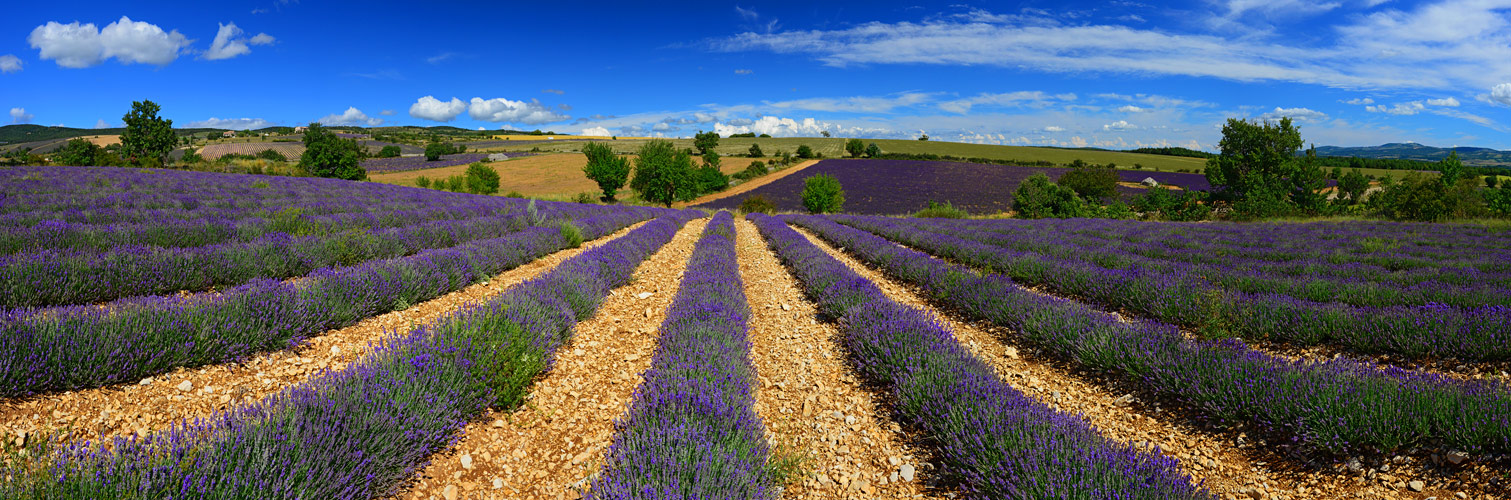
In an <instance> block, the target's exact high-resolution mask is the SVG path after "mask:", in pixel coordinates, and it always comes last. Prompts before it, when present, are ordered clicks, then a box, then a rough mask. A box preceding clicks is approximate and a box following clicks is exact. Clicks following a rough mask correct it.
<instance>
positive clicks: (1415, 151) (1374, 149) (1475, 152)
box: [1317, 142, 1511, 165]
mask: <svg viewBox="0 0 1511 500" xmlns="http://www.w3.org/2000/svg"><path fill="white" fill-rule="evenodd" d="M1455 151H1456V152H1458V154H1459V159H1460V160H1462V161H1463V162H1464V163H1465V164H1471V165H1492V164H1493V165H1511V151H1500V150H1495V149H1490V148H1477V147H1471V146H1459V147H1452V148H1439V147H1434V146H1426V145H1422V144H1417V143H1415V142H1393V143H1389V144H1381V145H1379V146H1361V147H1343V146H1318V147H1317V156H1357V157H1359V158H1391V159H1403V160H1422V161H1438V160H1442V159H1443V158H1446V157H1448V153H1450V152H1455Z"/></svg>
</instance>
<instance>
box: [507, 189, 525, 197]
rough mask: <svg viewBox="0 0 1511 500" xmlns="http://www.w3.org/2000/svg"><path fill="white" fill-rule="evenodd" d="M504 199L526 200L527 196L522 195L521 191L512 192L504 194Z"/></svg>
mask: <svg viewBox="0 0 1511 500" xmlns="http://www.w3.org/2000/svg"><path fill="white" fill-rule="evenodd" d="M504 197H505V198H524V197H525V194H524V193H521V192H519V191H510V192H507V193H504Z"/></svg>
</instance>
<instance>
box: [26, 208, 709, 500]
mask: <svg viewBox="0 0 1511 500" xmlns="http://www.w3.org/2000/svg"><path fill="white" fill-rule="evenodd" d="M701 215H702V214H701V213H697V212H688V211H682V212H674V213H669V214H667V215H664V216H662V217H661V218H658V219H657V220H655V221H652V222H650V223H647V224H646V225H644V226H641V227H640V228H637V229H635V230H634V231H631V232H630V233H629V234H627V235H625V236H624V237H622V238H619V239H616V240H614V241H612V242H609V243H608V244H605V245H603V246H600V247H597V248H594V249H592V250H589V251H587V252H584V253H583V254H581V255H578V256H577V257H574V258H572V259H569V260H568V261H566V262H563V263H562V264H561V265H560V266H558V267H556V268H555V269H553V270H551V272H549V273H546V274H545V275H542V276H540V277H537V278H535V279H533V280H531V281H528V282H526V283H523V284H521V285H519V286H516V287H514V288H511V289H510V290H509V291H507V292H505V293H504V294H502V295H500V296H499V297H497V298H495V299H494V300H492V301H490V302H488V303H485V304H481V305H477V306H473V307H470V308H468V309H465V310H462V311H459V312H457V313H455V314H453V315H451V316H448V317H446V318H444V319H442V320H440V321H438V322H437V323H435V324H433V325H429V326H420V327H417V328H415V329H414V330H412V331H410V332H409V333H408V334H406V335H402V336H398V337H395V338H394V339H392V340H389V341H387V342H385V343H384V344H383V345H382V346H380V347H379V348H378V349H375V350H374V352H373V353H372V354H370V355H368V356H366V357H364V358H363V359H361V360H359V361H358V362H357V363H355V364H354V365H353V366H352V367H349V368H348V369H345V370H342V371H340V372H325V373H323V374H322V375H320V376H317V377H316V378H314V379H311V380H310V381H309V382H307V383H305V384H302V385H300V386H296V387H292V388H289V389H287V390H285V391H283V392H281V393H279V394H276V395H274V396H271V397H269V398H267V399H265V400H263V401H261V402H259V403H256V404H252V405H246V406H242V407H238V408H235V409H232V410H230V411H227V412H224V413H221V414H218V415H216V416H215V417H213V418H210V419H207V420H202V421H194V422H189V421H184V422H180V423H178V424H176V425H174V426H173V427H172V428H170V429H168V430H165V431H162V432H158V433H154V434H151V435H149V436H147V437H146V438H144V439H135V438H122V437H118V438H115V439H114V440H112V442H110V443H108V444H107V445H101V444H92V443H87V442H85V443H74V444H71V445H67V446H63V447H61V448H59V449H56V450H54V451H52V452H51V453H49V454H47V455H45V457H43V458H44V460H45V461H44V462H43V463H42V464H41V465H28V464H22V463H15V462H12V463H7V464H5V465H4V466H0V477H4V478H5V481H4V482H0V497H4V498H49V499H51V498H154V499H155V498H332V499H366V498H373V497H379V496H391V495H396V494H398V493H399V491H398V488H399V486H401V485H402V484H403V482H404V481H407V480H409V479H410V478H411V477H412V476H413V475H414V473H415V472H416V471H417V470H419V469H420V468H422V467H424V466H425V464H426V461H427V460H428V458H429V456H430V455H432V454H433V453H435V452H437V451H440V450H441V449H444V448H445V447H447V446H449V445H451V444H452V443H453V442H454V441H455V440H456V439H457V437H458V436H457V431H458V430H460V429H461V428H463V427H464V426H465V425H466V424H467V423H468V421H469V420H470V419H472V418H475V417H476V415H477V414H479V413H480V412H481V411H483V410H484V409H485V408H487V407H489V406H490V405H491V406H494V407H498V408H512V407H514V406H516V405H518V404H519V401H520V400H521V398H522V395H523V394H524V392H525V390H526V389H527V388H528V387H529V384H530V383H531V382H533V381H534V380H535V379H536V378H537V377H538V376H539V375H540V373H541V372H542V371H544V370H548V369H549V368H550V365H551V360H552V359H554V353H555V351H556V349H557V348H559V347H560V345H561V344H562V343H563V342H565V341H566V340H567V338H568V337H569V336H570V334H571V331H572V328H573V327H574V326H575V324H576V322H577V320H578V319H579V318H585V317H587V316H589V315H591V314H592V313H593V311H594V310H596V306H597V304H598V303H599V301H601V299H602V297H603V296H604V295H606V294H607V293H608V291H609V290H610V289H612V288H614V287H617V286H621V285H623V284H624V283H626V282H627V281H628V279H629V278H630V275H631V273H632V272H633V271H634V269H635V267H636V266H637V265H638V264H639V262H641V261H643V260H644V259H645V258H646V257H648V256H649V255H650V253H652V252H654V251H655V250H656V249H658V248H660V247H661V246H663V245H665V244H666V243H667V242H668V241H670V240H671V238H672V236H673V235H674V234H675V233H676V231H677V229H678V228H680V227H681V226H682V225H683V224H685V223H686V221H688V220H691V219H693V218H696V217H699V216H701Z"/></svg>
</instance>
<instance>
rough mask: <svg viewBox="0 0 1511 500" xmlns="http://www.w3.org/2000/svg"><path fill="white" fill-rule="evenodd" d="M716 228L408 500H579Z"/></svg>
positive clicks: (627, 296)
mask: <svg viewBox="0 0 1511 500" xmlns="http://www.w3.org/2000/svg"><path fill="white" fill-rule="evenodd" d="M707 223H708V219H698V220H695V221H692V222H689V223H687V225H686V226H685V227H683V228H682V230H681V231H679V232H677V235H676V236H675V237H674V238H672V241H671V242H670V243H667V244H666V246H665V247H662V248H661V249H660V250H658V251H657V252H656V253H654V254H652V255H651V256H650V258H648V259H646V260H645V262H643V263H641V264H640V267H639V268H637V269H636V270H635V274H634V278H633V281H632V282H631V283H630V284H629V285H626V286H623V287H620V288H617V289H614V290H613V291H612V292H610V293H609V296H608V297H606V298H604V301H603V304H602V305H601V306H600V307H599V309H598V312H597V313H596V314H594V316H593V317H592V318H590V319H588V320H586V321H583V322H581V323H578V324H577V328H576V330H575V331H574V333H573V334H572V339H571V340H570V341H569V342H568V343H567V344H566V345H564V346H562V348H561V350H559V351H557V353H556V365H555V367H554V368H552V369H551V371H550V372H549V373H547V374H546V375H545V378H543V379H541V380H540V381H539V382H538V383H536V385H535V387H534V388H533V389H531V391H530V395H529V397H528V399H527V402H526V404H525V407H523V408H520V409H518V410H516V411H513V412H496V411H490V412H489V413H488V414H487V415H485V416H484V417H483V418H482V419H480V420H478V421H477V423H474V424H471V425H468V426H467V427H466V429H464V430H463V433H462V438H461V440H460V441H459V442H458V443H457V445H456V446H454V447H453V448H452V449H450V450H448V451H446V452H442V453H439V454H437V455H436V456H434V457H432V458H431V460H432V461H431V464H430V465H429V466H428V467H426V468H425V469H424V470H423V471H421V472H420V473H419V475H418V481H417V482H416V483H415V484H412V485H411V486H410V488H409V490H408V491H406V492H405V493H403V494H401V495H399V496H400V498H417V499H424V498H432V497H434V498H445V499H448V500H454V499H456V498H518V499H527V498H528V499H558V498H573V499H575V498H578V497H579V496H578V495H579V493H580V490H581V489H585V488H586V487H587V486H588V485H589V483H590V481H589V478H591V477H593V476H596V475H597V473H598V471H599V469H601V468H602V465H603V459H604V451H605V450H606V449H607V448H608V446H609V444H611V442H612V438H613V432H614V425H613V424H614V419H615V418H618V417H620V416H621V415H623V414H624V412H625V410H627V409H629V403H630V400H631V398H632V396H633V395H634V390H635V387H637V386H639V385H640V382H641V375H642V374H643V373H644V372H645V370H647V369H649V368H650V364H651V355H652V353H654V352H655V349H656V339H657V338H658V337H659V335H658V334H657V330H658V329H659V327H660V325H661V322H662V321H664V320H665V319H666V309H667V307H668V306H670V305H671V302H672V299H673V298H674V297H675V296H676V295H677V287H678V286H679V285H680V284H681V281H682V272H683V271H684V270H685V269H686V268H687V261H688V259H690V258H692V251H693V245H694V244H695V243H696V242H697V241H698V237H699V236H701V235H702V233H703V227H704V226H705V225H707Z"/></svg>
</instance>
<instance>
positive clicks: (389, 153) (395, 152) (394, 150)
mask: <svg viewBox="0 0 1511 500" xmlns="http://www.w3.org/2000/svg"><path fill="white" fill-rule="evenodd" d="M403 151H404V150H402V149H400V148H399V147H398V146H383V149H380V150H378V158H398V157H399V154H400V153H402V152H403Z"/></svg>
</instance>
